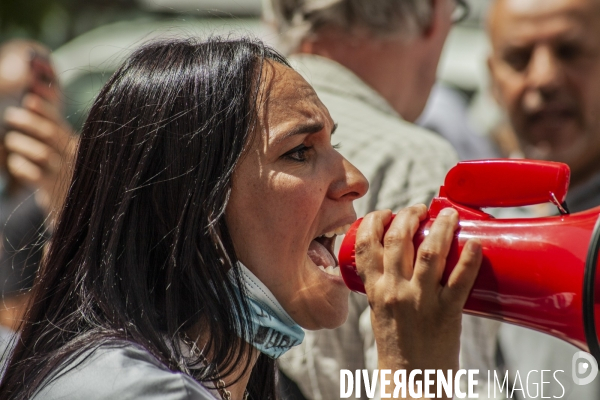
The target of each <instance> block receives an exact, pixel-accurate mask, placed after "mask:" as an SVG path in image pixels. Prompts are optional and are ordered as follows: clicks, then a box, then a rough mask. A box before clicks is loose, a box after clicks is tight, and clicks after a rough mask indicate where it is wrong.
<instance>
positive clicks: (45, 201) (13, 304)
mask: <svg viewBox="0 0 600 400" xmlns="http://www.w3.org/2000/svg"><path fill="white" fill-rule="evenodd" d="M49 55H50V52H49V51H48V49H46V48H45V47H43V46H41V45H39V44H38V43H35V42H32V41H26V40H13V41H9V42H6V43H4V44H3V45H2V46H0V234H1V237H2V242H1V243H2V246H1V247H0V290H1V295H2V300H1V301H0V325H2V326H4V327H7V328H9V329H11V330H16V329H17V327H18V325H19V322H20V320H21V319H22V316H23V313H24V310H25V307H26V304H27V301H28V299H29V289H30V288H31V286H32V285H33V280H34V277H35V273H36V271H37V268H38V265H39V262H40V260H41V257H42V246H43V244H44V242H45V236H46V230H47V228H48V227H49V225H51V221H52V217H53V210H54V208H56V207H58V206H59V205H60V202H61V201H62V199H63V197H64V193H65V189H66V186H67V184H68V182H67V180H68V176H69V175H68V174H69V169H68V168H66V164H68V162H69V161H70V160H71V158H72V157H73V155H74V150H75V146H76V143H75V141H74V140H72V139H73V135H72V131H71V129H70V127H69V126H68V124H67V123H66V122H65V121H64V120H63V118H62V116H61V100H60V92H59V91H58V88H57V85H56V79H55V75H54V72H53V70H52V67H51V65H50V61H49Z"/></svg>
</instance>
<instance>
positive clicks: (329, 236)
mask: <svg viewBox="0 0 600 400" xmlns="http://www.w3.org/2000/svg"><path fill="white" fill-rule="evenodd" d="M348 229H350V224H348V225H344V226H341V227H339V228H337V229H335V230H333V231H331V232H326V233H324V234H322V235H321V236H318V237H316V238H315V239H313V241H312V242H310V246H309V247H308V257H309V258H310V259H311V260H312V262H314V263H315V265H316V266H317V267H319V269H320V270H321V271H323V272H325V273H326V274H328V275H333V276H340V275H341V274H340V266H339V265H338V260H337V258H336V257H335V254H334V248H335V240H336V238H337V237H338V236H339V235H345V234H346V232H348Z"/></svg>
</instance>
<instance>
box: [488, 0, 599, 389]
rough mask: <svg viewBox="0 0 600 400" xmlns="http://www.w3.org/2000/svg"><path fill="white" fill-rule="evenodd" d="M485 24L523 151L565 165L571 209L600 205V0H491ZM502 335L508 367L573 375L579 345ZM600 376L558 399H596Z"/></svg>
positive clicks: (527, 334) (497, 85)
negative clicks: (572, 366) (568, 170)
mask: <svg viewBox="0 0 600 400" xmlns="http://www.w3.org/2000/svg"><path fill="white" fill-rule="evenodd" d="M488 27H489V34H490V38H491V42H492V47H493V51H492V54H491V56H490V58H489V63H488V64H489V68H490V72H491V76H492V81H493V91H494V95H495V97H496V99H497V100H498V102H499V104H500V105H501V106H502V107H503V108H504V110H505V111H506V113H507V115H508V118H509V121H510V124H511V127H512V129H513V131H514V132H515V134H516V136H517V137H518V140H519V143H520V147H521V150H522V152H523V154H524V155H525V156H526V157H527V158H531V159H542V160H551V161H560V162H564V163H566V164H568V165H569V167H570V168H571V184H570V187H569V194H568V196H567V204H568V206H569V209H570V211H571V212H577V211H582V210H586V209H589V208H591V207H594V206H598V205H600V1H598V0H496V1H495V3H494V5H493V6H492V10H491V13H490V17H489V24H488ZM501 342H502V343H503V344H504V345H503V347H502V348H503V353H504V356H505V358H506V362H507V367H508V369H509V370H510V369H513V370H514V369H519V370H527V371H529V370H541V369H551V370H564V371H565V376H567V377H570V376H571V359H572V355H573V354H574V353H575V351H576V349H575V348H574V347H571V346H569V345H567V344H565V343H563V342H561V341H559V340H558V339H554V338H551V337H549V336H544V335H541V334H538V333H535V332H533V331H528V330H524V329H521V328H517V327H511V326H503V327H502V330H501ZM565 381H567V382H570V380H569V379H565ZM598 381H599V380H598V379H596V381H595V382H593V383H592V384H590V385H588V386H575V385H573V384H572V383H571V384H570V385H568V386H567V387H566V388H565V389H566V391H567V395H566V396H565V397H563V398H569V399H592V398H596V399H597V398H600V390H599V388H600V385H599V384H598ZM554 386H555V387H552V391H550V390H548V391H547V392H546V393H545V395H547V396H552V395H554V396H560V395H561V392H562V388H560V387H556V386H557V385H554Z"/></svg>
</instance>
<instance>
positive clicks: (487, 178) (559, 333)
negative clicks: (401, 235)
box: [339, 159, 600, 360]
mask: <svg viewBox="0 0 600 400" xmlns="http://www.w3.org/2000/svg"><path fill="white" fill-rule="evenodd" d="M569 177H570V172H569V167H568V166H567V165H565V164H561V163H552V162H540V161H528V160H502V159H500V160H481V161H468V162H461V163H459V164H458V165H457V166H456V167H454V168H453V169H452V170H450V172H449V173H448V175H447V176H446V180H445V182H444V186H442V188H441V189H440V194H439V196H438V197H436V198H435V199H434V200H433V201H432V203H431V205H430V207H429V212H428V217H427V219H426V220H425V221H423V222H422V223H421V226H420V228H419V230H418V232H417V234H416V235H415V238H414V244H415V247H418V246H419V245H420V244H421V243H422V241H423V239H424V238H425V236H426V235H427V234H428V232H429V228H430V226H431V224H432V223H433V220H434V219H435V218H436V217H437V215H438V214H439V212H440V211H441V210H442V209H443V208H446V207H452V208H454V209H456V210H457V211H458V213H459V216H460V225H459V229H458V230H457V232H456V233H455V236H454V239H453V244H452V247H451V250H450V253H449V255H448V258H447V262H446V269H445V271H444V275H443V281H442V283H445V282H446V281H447V279H448V276H449V275H450V272H451V271H452V270H453V268H454V267H455V265H456V263H457V262H458V258H459V255H460V252H461V251H462V248H463V247H464V245H465V243H466V241H467V240H468V239H470V238H477V239H479V241H480V242H481V244H482V247H483V262H482V265H481V269H480V272H479V275H478V277H477V279H476V281H475V284H474V286H473V289H472V291H471V294H470V296H469V299H468V300H467V303H466V305H465V308H464V312H465V313H468V314H472V315H477V316H482V317H488V318H492V319H496V320H500V321H504V322H509V323H513V324H516V325H520V326H523V327H527V328H531V329H535V330H538V331H541V332H545V333H548V334H550V335H553V336H556V337H558V338H561V339H563V340H565V341H567V342H569V343H571V344H573V345H575V346H577V347H579V348H580V349H582V350H585V351H588V352H590V353H591V354H592V355H593V356H594V357H595V358H596V359H597V360H600V344H599V341H598V335H597V332H598V328H599V326H598V322H599V321H600V282H598V276H596V267H597V265H598V248H599V246H600V220H599V216H600V207H597V208H593V209H591V210H588V211H584V212H580V213H575V214H569V213H568V208H567V207H566V204H565V203H564V201H565V198H566V194H567V188H568V185H569ZM546 202H551V203H554V204H555V205H556V206H557V208H558V210H559V213H560V215H557V216H552V217H545V218H520V219H495V218H494V217H492V216H491V215H489V214H486V213H485V212H483V211H482V210H481V209H482V208H484V207H517V206H526V205H533V204H539V203H546ZM359 225H360V220H358V221H356V222H355V223H354V224H353V225H352V227H351V228H350V230H349V232H348V233H347V234H346V237H345V238H344V241H343V243H342V246H341V249H340V252H339V263H340V269H341V273H342V276H343V278H344V281H345V282H346V285H347V286H348V287H349V288H350V289H351V290H354V291H356V292H361V293H364V292H365V287H364V285H363V283H362V281H361V279H360V277H359V276H358V274H357V272H356V264H355V259H354V244H355V240H356V230H357V229H358V226H359Z"/></svg>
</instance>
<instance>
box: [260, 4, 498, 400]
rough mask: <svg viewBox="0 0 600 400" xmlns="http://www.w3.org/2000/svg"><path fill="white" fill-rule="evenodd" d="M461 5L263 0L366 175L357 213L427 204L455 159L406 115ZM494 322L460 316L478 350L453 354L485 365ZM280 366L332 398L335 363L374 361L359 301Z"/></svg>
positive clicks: (313, 395)
mask: <svg viewBox="0 0 600 400" xmlns="http://www.w3.org/2000/svg"><path fill="white" fill-rule="evenodd" d="M465 9H466V5H465V3H464V2H463V1H455V0H433V1H422V0H369V1H366V0H265V2H264V13H265V14H264V18H265V20H266V22H267V23H268V24H270V25H271V26H272V27H273V28H274V29H275V30H277V32H279V37H280V39H281V47H282V48H283V49H285V50H286V51H287V52H289V53H291V56H290V61H291V62H292V63H293V65H294V66H295V67H296V68H297V70H298V72H300V73H301V74H302V75H303V76H304V77H305V78H306V80H307V81H308V82H309V83H311V85H312V86H313V87H314V88H315V91H316V92H317V94H318V95H319V97H320V98H321V100H322V101H323V103H324V104H325V105H326V106H327V107H328V108H329V110H330V113H331V115H332V117H333V118H334V119H335V120H336V122H337V123H338V129H337V131H336V136H335V140H336V142H339V144H340V152H341V153H342V154H343V155H344V156H345V157H347V158H348V159H349V160H350V161H351V162H352V163H353V164H354V165H356V167H357V168H358V169H359V170H360V171H361V172H362V173H363V174H364V175H365V176H366V177H367V179H368V181H369V183H370V189H369V192H368V193H367V195H366V196H365V197H363V198H362V199H359V200H357V202H356V210H357V213H358V215H359V216H362V215H365V214H367V213H368V212H370V211H373V210H378V209H379V210H380V209H391V210H393V211H398V210H399V209H401V208H403V207H406V206H408V205H410V204H414V203H429V202H430V201H431V199H432V198H433V197H434V196H435V195H436V194H437V192H438V191H439V187H440V185H441V184H442V183H443V181H444V177H445V175H446V172H447V171H448V170H449V169H450V168H451V167H452V166H454V165H455V164H456V162H457V161H458V157H457V155H456V152H455V151H454V150H453V149H452V147H451V146H450V145H449V144H448V143H447V142H446V141H445V140H443V139H441V138H440V137H439V136H438V135H436V134H434V133H432V132H430V131H427V130H425V129H423V128H420V127H418V126H417V125H415V124H414V122H415V120H416V119H417V118H418V117H419V115H421V113H422V112H423V109H424V107H425V105H426V103H427V100H428V98H429V96H430V92H431V88H432V86H433V84H434V82H435V80H436V72H437V66H438V62H439V59H440V56H441V52H442V48H443V46H444V43H445V40H446V37H447V35H448V33H449V31H450V28H451V27H452V23H453V16H455V17H456V12H460V11H461V10H462V11H464V10H465ZM496 327H497V324H496V323H495V322H487V321H482V320H479V319H477V318H475V317H469V316H466V317H465V322H464V328H463V330H464V332H465V335H464V339H466V340H464V342H465V343H467V345H468V344H472V345H473V346H475V347H476V348H477V349H476V350H474V351H472V352H467V353H468V354H470V355H469V356H468V360H465V359H464V356H465V355H466V354H467V353H465V352H463V354H462V355H461V356H462V357H463V361H467V362H469V363H471V365H473V366H476V367H481V370H482V372H483V373H485V370H487V369H490V368H493V366H494V365H495V364H494V357H495V350H496V342H495V336H494V335H493V332H495V329H496ZM472 338H477V340H476V341H474V340H471V339H472ZM471 355H472V356H471ZM280 366H281V368H282V370H283V371H284V373H285V374H286V375H287V376H288V377H289V378H291V379H292V380H293V381H294V382H295V383H296V384H297V385H298V386H299V387H300V390H301V391H302V394H303V395H304V396H306V397H308V398H310V399H313V400H332V399H336V398H339V395H340V392H339V379H340V376H339V375H340V369H349V370H356V369H364V368H367V369H369V370H373V369H375V368H377V348H376V346H375V340H374V337H373V333H372V328H371V320H370V310H369V305H368V303H367V299H366V298H365V297H364V296H362V295H357V294H352V295H351V298H350V314H349V317H348V320H347V322H346V323H345V324H344V325H343V326H342V327H341V328H338V329H336V330H333V331H319V332H307V333H306V340H305V341H304V342H303V343H302V345H301V346H299V347H298V348H295V349H293V350H292V351H291V352H290V353H289V354H288V355H286V357H284V358H283V359H282V360H281V362H280ZM363 395H364V396H366V395H365V394H364V393H363Z"/></svg>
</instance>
